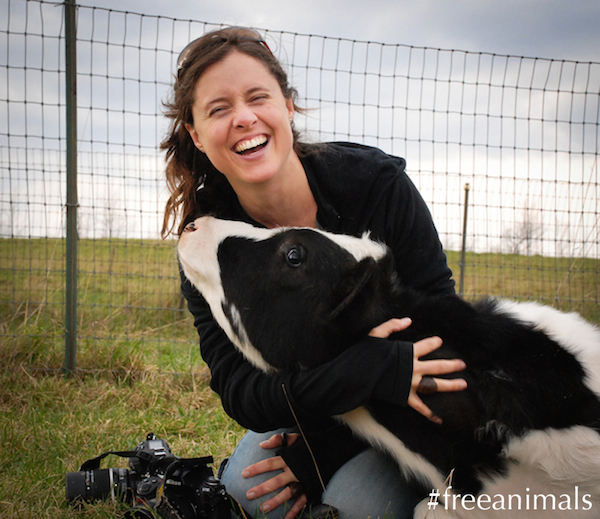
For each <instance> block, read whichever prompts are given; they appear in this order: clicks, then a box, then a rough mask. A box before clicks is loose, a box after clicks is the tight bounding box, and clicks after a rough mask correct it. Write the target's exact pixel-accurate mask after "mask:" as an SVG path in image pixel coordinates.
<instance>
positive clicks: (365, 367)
mask: <svg viewBox="0 0 600 519" xmlns="http://www.w3.org/2000/svg"><path fill="white" fill-rule="evenodd" d="M301 160H302V164H303V166H304V169H305V171H306V175H307V178H308V181H309V185H310V188H311V190H312V192H313V195H314V197H315V200H316V202H317V206H318V213H317V221H318V222H319V225H320V226H321V227H322V228H323V229H325V230H327V231H331V232H334V233H342V234H349V235H354V236H360V235H361V234H362V233H364V232H366V231H369V232H370V233H371V237H372V238H373V239H375V240H379V241H382V242H384V243H386V244H387V245H388V246H389V247H390V249H391V250H392V253H393V256H394V260H395V267H396V270H397V272H398V275H399V277H400V280H401V282H402V283H404V284H406V285H408V286H411V287H413V288H416V289H419V290H424V291H427V292H429V293H432V294H435V293H437V294H444V293H452V292H453V291H454V281H453V280H452V279H451V275H452V273H451V271H450V269H449V268H448V266H447V263H446V256H445V254H444V252H443V251H442V247H441V244H440V241H439V238H438V235H437V231H436V230H435V227H434V224H433V222H432V219H431V215H430V213H429V211H428V209H427V207H426V205H425V203H424V201H423V200H422V198H421V196H420V195H419V193H418V191H417V189H416V188H415V186H414V185H413V183H412V182H411V181H410V179H409V178H408V176H407V175H406V173H405V171H404V170H405V164H406V163H405V161H404V159H401V158H398V157H393V156H390V155H387V154H385V153H383V152H382V151H380V150H378V149H375V148H370V147H365V146H361V145H357V144H350V143H331V144H327V145H324V146H322V147H320V149H319V150H318V151H317V152H314V153H310V154H308V155H307V156H306V157H303V158H302V159H301ZM217 216H222V217H224V218H228V219H236V220H241V221H246V222H249V223H252V224H253V225H256V226H260V224H258V223H257V222H255V221H253V220H252V219H251V218H250V217H249V216H248V215H247V214H246V213H245V212H244V211H243V209H242V208H241V206H240V205H239V203H238V202H237V199H235V198H232V203H231V204H230V207H229V208H228V209H227V210H226V211H223V212H222V214H219V215H217ZM182 292H183V294H184V296H185V297H186V299H187V300H188V307H189V310H190V312H191V313H192V314H193V316H194V324H195V326H196V328H197V330H198V333H199V335H200V350H201V353H202V357H203V359H204V360H205V362H206V364H207V365H208V367H209V368H210V371H211V387H212V389H213V390H214V391H216V392H217V393H218V394H219V396H220V397H221V400H222V403H223V407H224V409H225V411H226V412H227V413H228V414H229V415H230V416H231V417H232V418H233V419H235V420H236V421H237V422H238V423H240V424H241V425H242V426H243V427H246V428H248V429H252V430H254V431H258V432H264V431H269V430H273V429H277V428H279V427H294V426H295V425H297V424H296V420H298V421H299V423H300V425H301V427H302V429H303V432H305V433H306V440H307V442H308V444H309V447H310V450H311V451H312V454H313V455H314V457H315V459H316V464H317V466H318V468H319V473H320V477H319V475H318V474H317V471H316V470H315V466H314V465H315V463H314V461H313V459H312V456H311V455H310V453H309V450H308V448H307V446H306V443H305V441H304V439H301V440H299V441H297V442H296V443H294V444H293V445H292V446H290V447H287V448H284V449H283V450H282V451H281V452H280V454H282V455H283V457H284V459H285V460H286V462H287V463H288V465H289V466H290V468H291V469H292V471H293V472H294V474H295V475H296V477H298V479H299V480H300V482H301V483H302V484H303V486H304V488H305V490H306V492H307V495H308V496H309V498H310V499H311V500H318V499H319V497H320V494H321V492H322V490H323V488H322V484H321V480H322V482H323V483H324V484H327V482H328V481H329V479H330V478H331V476H332V475H333V473H334V472H335V471H336V470H337V469H338V468H339V467H341V465H343V463H345V462H346V461H348V460H349V459H350V458H352V457H353V456H355V455H356V454H358V453H359V452H361V451H362V450H363V449H364V448H365V445H364V444H363V442H362V441H360V440H357V439H356V438H354V437H353V436H352V434H351V433H350V431H349V430H348V429H347V428H346V427H345V426H343V425H340V424H339V422H337V421H335V420H333V419H332V418H331V417H332V416H335V415H338V414H342V413H344V412H347V411H350V410H352V409H355V408H356V407H358V406H360V405H362V404H364V403H366V402H367V401H370V400H384V401H386V402H390V403H394V404H397V405H406V402H407V399H408V394H409V391H410V382H411V377H412V362H413V361H412V344H410V343H404V342H399V341H391V340H386V339H375V338H371V337H366V338H364V339H362V340H360V341H359V342H358V343H356V344H353V345H351V346H350V347H349V348H348V350H346V351H345V352H344V353H342V354H341V355H340V356H339V357H338V358H336V359H335V360H334V361H332V362H330V363H328V364H326V365H323V366H321V367H318V368H315V369H311V370H307V371H303V372H299V373H293V374H287V373H276V374H274V375H266V374H264V373H263V372H261V371H260V370H258V369H257V368H255V367H254V366H253V365H251V364H250V363H249V362H248V361H247V360H246V359H245V358H244V357H243V356H242V354H241V353H240V352H239V351H238V350H237V349H236V348H235V347H234V346H233V345H232V344H231V342H230V341H229V340H228V339H227V337H226V335H225V334H224V333H223V331H222V330H221V329H220V327H219V326H218V324H217V323H216V322H215V321H214V319H213V318H212V315H211V313H210V309H209V307H208V305H207V303H206V302H205V301H204V299H203V298H202V296H201V295H200V294H199V293H198V292H197V290H196V289H195V288H194V287H192V285H191V284H190V282H189V281H188V280H187V279H185V277H184V276H183V275H182ZM257 311H260V310H259V309H257Z"/></svg>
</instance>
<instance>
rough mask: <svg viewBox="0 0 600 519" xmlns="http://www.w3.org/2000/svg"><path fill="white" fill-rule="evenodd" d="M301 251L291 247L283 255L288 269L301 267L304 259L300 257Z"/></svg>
mask: <svg viewBox="0 0 600 519" xmlns="http://www.w3.org/2000/svg"><path fill="white" fill-rule="evenodd" d="M302 256H303V255H302V251H301V250H300V249H299V248H297V247H292V248H291V249H290V250H289V251H287V254H286V255H285V260H286V262H287V264H288V265H289V266H290V267H294V268H296V267H299V266H300V265H302V261H303V260H304V258H303V257H302Z"/></svg>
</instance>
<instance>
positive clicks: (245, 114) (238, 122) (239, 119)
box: [233, 104, 258, 128]
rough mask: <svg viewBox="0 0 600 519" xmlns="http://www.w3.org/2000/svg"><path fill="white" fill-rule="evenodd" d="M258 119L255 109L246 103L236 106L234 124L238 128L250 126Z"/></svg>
mask: <svg viewBox="0 0 600 519" xmlns="http://www.w3.org/2000/svg"><path fill="white" fill-rule="evenodd" d="M257 119H258V118H257V117H256V114H255V113H254V110H252V108H250V107H249V106H247V105H245V104H244V105H240V106H237V107H236V109H235V114H234V120H233V124H234V126H235V127H236V128H249V127H250V126H252V125H253V124H254V123H255V122H256V121H257Z"/></svg>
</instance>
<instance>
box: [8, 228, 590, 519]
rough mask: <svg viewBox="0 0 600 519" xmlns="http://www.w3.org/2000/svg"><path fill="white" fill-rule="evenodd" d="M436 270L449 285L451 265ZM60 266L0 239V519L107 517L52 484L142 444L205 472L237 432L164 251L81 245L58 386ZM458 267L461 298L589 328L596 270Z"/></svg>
mask: <svg viewBox="0 0 600 519" xmlns="http://www.w3.org/2000/svg"><path fill="white" fill-rule="evenodd" d="M448 259H449V263H450V266H451V268H452V269H453V271H454V272H455V274H456V277H457V279H458V277H459V271H460V269H459V265H458V261H459V256H458V254H457V253H453V252H449V253H448ZM63 263H64V244H63V242H62V241H61V240H50V239H40V240H16V239H15V240H12V239H11V240H8V239H5V240H0V337H1V338H0V476H1V477H0V517H1V518H2V519H13V518H14V519H17V518H18V519H33V518H35V519H41V518H52V519H56V518H66V519H71V518H72V519H75V518H83V517H85V518H88V517H89V518H93V519H94V518H109V517H115V516H117V515H116V514H117V513H118V512H119V511H120V510H122V506H121V505H119V504H111V503H102V504H94V505H90V506H86V507H84V509H82V510H73V509H71V508H69V507H68V506H67V504H66V502H65V489H64V475H65V473H66V472H72V471H76V470H78V468H79V466H80V465H81V463H82V462H83V461H85V460H86V459H88V458H91V457H94V456H96V455H98V454H100V453H101V452H104V451H107V450H111V449H112V450H122V449H130V448H133V447H134V446H135V445H137V443H139V442H140V441H141V440H143V439H144V438H145V435H146V434H147V433H148V432H151V431H152V432H155V433H156V434H157V435H158V436H159V437H161V438H164V439H165V440H167V441H168V442H169V444H170V446H171V448H172V450H173V452H174V453H175V454H177V455H179V456H182V457H194V456H205V455H208V454H211V455H213V456H214V458H215V460H216V462H217V463H218V462H220V460H222V459H223V458H225V457H227V456H228V455H229V454H230V453H231V451H232V450H233V448H234V446H235V445H236V443H237V441H238V439H239V438H240V437H241V436H242V434H243V432H244V431H243V429H242V428H241V427H239V426H238V425H237V424H235V423H234V422H233V421H232V420H231V419H229V418H228V417H227V416H226V415H225V414H224V412H223V410H222V408H221V405H220V402H219V400H218V398H217V397H216V396H215V395H214V394H213V393H212V391H211V390H210V388H209V386H208V383H209V372H208V370H207V368H206V367H205V365H204V364H203V362H202V359H201V358H200V356H199V353H198V345H197V336H196V332H195V330H194V329H193V325H192V319H191V316H189V315H188V313H187V310H185V309H184V306H183V304H182V301H181V297H180V294H179V279H178V275H177V265H176V261H175V251H174V244H173V243H172V242H142V241H138V242H135V241H125V240H97V241H89V240H82V241H81V243H80V247H79V270H80V274H79V282H78V287H79V290H78V313H77V316H78V352H77V367H78V371H77V374H76V375H75V376H74V377H72V378H65V377H64V376H62V374H61V368H62V366H63V363H64V360H63V359H64V339H63V321H64V295H63V294H64V272H63V269H64V267H63ZM466 266H467V267H466V277H465V296H466V297H467V298H469V299H472V298H477V297H480V296H483V295H487V294H492V295H497V296H503V297H508V298H512V299H519V300H523V299H537V300H541V301H543V302H545V303H547V304H551V305H553V306H556V307H558V308H561V309H564V310H577V311H579V312H580V313H582V314H583V315H584V316H585V317H586V318H587V319H589V320H590V321H592V322H596V323H599V322H600V304H599V300H600V293H599V288H598V287H599V285H600V283H599V282H600V268H599V267H600V262H599V261H597V260H590V259H569V258H559V259H555V258H543V257H524V256H518V255H500V254H467V258H466ZM124 464H126V462H125V461H124V460H122V459H121V458H116V457H112V458H108V460H105V461H104V462H103V465H102V466H103V467H108V466H125V465H124Z"/></svg>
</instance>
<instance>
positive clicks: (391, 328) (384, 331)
mask: <svg viewBox="0 0 600 519" xmlns="http://www.w3.org/2000/svg"><path fill="white" fill-rule="evenodd" d="M411 324H412V321H411V320H410V318H408V317H404V318H402V319H395V318H394V319H390V320H389V321H386V322H385V323H381V324H380V325H379V326H376V327H375V328H373V329H372V330H371V331H370V332H369V335H370V336H371V337H377V338H379V339H387V338H388V337H389V336H390V335H392V333H396V332H401V331H402V330H406V329H407V328H408V327H409V326H410V325H411Z"/></svg>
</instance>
